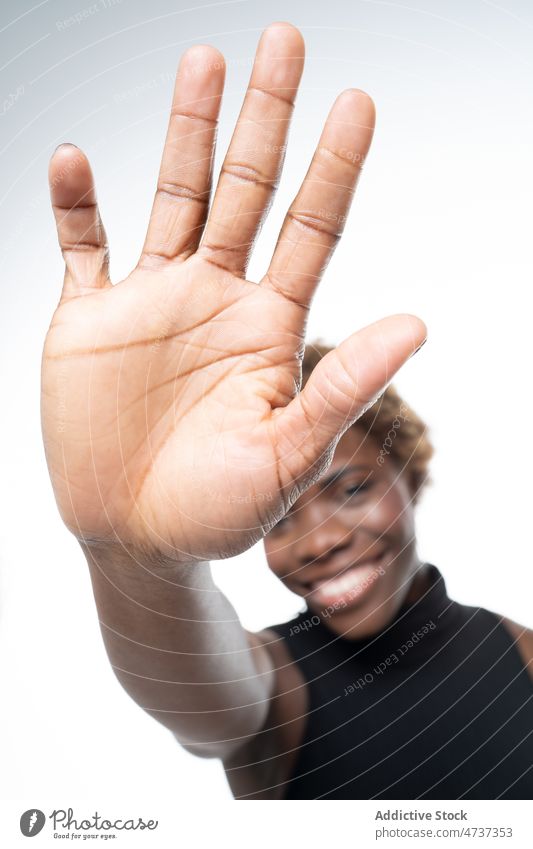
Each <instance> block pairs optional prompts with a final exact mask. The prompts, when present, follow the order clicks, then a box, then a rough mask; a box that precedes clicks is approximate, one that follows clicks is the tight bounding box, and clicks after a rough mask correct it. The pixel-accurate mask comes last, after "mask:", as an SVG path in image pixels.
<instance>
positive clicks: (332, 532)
mask: <svg viewBox="0 0 533 849" xmlns="http://www.w3.org/2000/svg"><path fill="white" fill-rule="evenodd" d="M350 537H351V533H350V529H349V528H347V527H346V525H345V524H344V523H343V522H341V521H340V520H339V519H338V518H337V517H336V516H335V515H333V516H329V517H328V518H324V517H323V516H322V519H321V520H317V521H316V524H315V525H314V526H313V527H312V529H311V530H309V531H308V532H307V533H304V532H303V529H302V533H301V536H299V538H298V539H297V540H296V542H295V543H294V544H293V554H294V557H295V558H296V559H297V560H298V562H299V563H300V564H301V565H311V564H312V563H319V562H320V561H322V560H330V559H333V558H334V556H335V555H336V554H337V553H340V552H342V551H344V550H345V549H346V548H348V546H349V544H350Z"/></svg>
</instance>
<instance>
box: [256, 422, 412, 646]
mask: <svg viewBox="0 0 533 849" xmlns="http://www.w3.org/2000/svg"><path fill="white" fill-rule="evenodd" d="M379 454H380V446H379V445H378V444H377V443H376V441H375V440H374V439H373V438H372V437H370V436H368V435H367V434H366V433H365V432H364V431H363V430H362V429H359V428H357V426H354V427H351V428H349V429H348V430H347V431H346V433H345V434H344V435H343V436H342V438H341V439H340V440H339V443H338V445H337V448H336V450H335V454H334V457H333V461H332V463H331V466H330V468H329V469H328V471H327V472H326V474H325V475H324V476H323V477H322V479H321V480H320V481H318V482H317V483H316V484H314V485H313V486H312V487H310V488H309V489H308V490H307V491H306V492H305V493H304V494H303V495H302V496H300V498H299V499H298V501H297V502H296V503H295V504H294V505H293V507H292V508H291V510H289V512H288V513H287V515H286V516H285V518H283V519H282V520H281V521H280V522H279V523H278V524H277V525H276V526H275V527H274V528H273V529H272V530H271V531H270V533H269V534H267V536H266V537H265V539H264V545H265V553H266V557H267V561H268V565H269V566H270V568H271V569H272V571H273V572H274V574H275V575H277V577H278V578H280V580H281V581H283V583H284V584H285V586H286V587H287V588H288V589H290V590H291V591H292V592H294V593H297V595H300V596H302V598H304V599H305V600H306V602H307V606H308V608H309V610H310V612H311V614H315V613H316V614H318V615H319V616H320V617H321V619H322V621H323V622H324V624H326V625H327V626H328V627H329V628H330V629H331V630H333V631H335V633H337V634H341V635H343V636H344V637H347V638H351V639H359V638H361V637H366V636H369V635H372V634H376V633H378V632H379V631H381V630H383V629H384V628H385V627H386V626H387V624H388V623H389V622H390V621H391V620H392V619H393V618H394V616H395V615H396V613H397V611H398V610H399V608H400V607H401V605H402V603H403V602H404V601H406V600H410V599H411V598H414V597H416V595H417V594H418V593H419V592H421V591H422V589H423V587H424V584H425V580H426V570H425V567H423V566H422V564H421V562H420V560H419V559H418V556H417V553H416V538H415V522H414V507H413V494H412V490H411V487H410V484H409V480H408V479H407V477H406V473H405V472H402V471H401V469H400V468H399V467H398V466H397V465H395V463H394V461H393V458H392V456H388V457H387V459H386V462H384V463H383V464H382V465H380V464H379V463H378V460H377V458H378V457H379Z"/></svg>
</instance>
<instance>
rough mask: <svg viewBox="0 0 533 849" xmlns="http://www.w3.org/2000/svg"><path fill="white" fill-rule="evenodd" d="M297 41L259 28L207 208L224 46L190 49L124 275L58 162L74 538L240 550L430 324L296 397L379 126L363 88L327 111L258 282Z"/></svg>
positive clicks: (58, 377) (54, 362) (61, 456)
mask: <svg viewBox="0 0 533 849" xmlns="http://www.w3.org/2000/svg"><path fill="white" fill-rule="evenodd" d="M303 53H304V45H303V41H302V38H301V35H300V33H299V32H298V30H296V29H295V28H294V27H292V26H291V25H289V24H274V25H272V26H270V27H269V28H268V29H267V30H266V31H265V32H264V33H263V36H262V38H261V40H260V43H259V46H258V50H257V54H256V58H255V62H254V67H253V71H252V75H251V79H250V84H249V88H248V91H247V93H246V97H245V100H244V104H243V108H242V111H241V114H240V117H239V120H238V123H237V127H236V130H235V132H234V135H233V138H232V141H231V144H230V147H229V149H228V152H227V155H226V158H225V161H224V165H223V167H222V170H221V174H220V179H219V182H218V185H217V188H216V192H215V195H214V198H213V201H212V203H211V206H210V208H209V197H210V185H211V173H212V161H213V150H214V142H215V132H216V121H217V116H218V112H219V107H220V101H221V96H222V91H223V85H224V60H223V57H222V56H221V54H220V53H219V52H218V51H217V50H215V49H214V48H212V47H209V46H204V45H201V46H200V45H198V46H196V47H193V48H191V49H190V50H188V51H187V52H186V53H185V54H184V56H183V58H182V60H181V63H180V66H179V69H178V73H177V77H176V85H175V91H174V98H173V104H172V110H171V116H170V121H169V128H168V134H167V138H166V143H165V148H164V152H163V159H162V164H161V169H160V174H159V180H158V186H157V192H156V196H155V200H154V206H153V210H152V214H151V218H150V224H149V228H148V233H147V237H146V241H145V244H144V247H143V251H142V254H141V257H140V259H139V262H138V265H137V267H136V268H135V269H134V271H133V272H132V273H131V274H130V275H129V276H128V277H127V278H126V279H124V280H122V281H121V282H120V283H117V284H115V285H112V284H111V281H110V279H109V273H108V252H107V243H106V237H105V233H104V230H103V227H102V224H101V220H100V215H99V212H98V208H97V204H96V195H95V189H94V185H93V178H92V173H91V169H90V166H89V164H88V161H87V159H86V158H85V156H84V155H83V154H82V152H81V151H80V150H79V149H78V148H76V147H74V146H69V145H66V146H62V147H60V148H59V149H58V150H57V151H56V153H55V154H54V156H53V157H52V160H51V163H50V185H51V194H52V204H53V208H54V212H55V216H56V221H57V226H58V233H59V242H60V245H61V248H62V251H63V255H64V258H65V263H66V270H65V279H64V285H63V291H62V296H61V301H60V303H59V306H58V308H57V310H56V312H55V314H54V316H53V319H52V323H51V326H50V329H49V332H48V335H47V339H46V343H45V348H44V354H43V381H42V418H43V434H44V442H45V450H46V457H47V462H48V466H49V470H50V475H51V478H52V483H53V487H54V492H55V496H56V499H57V502H58V506H59V509H60V512H61V515H62V517H63V520H64V521H65V522H66V524H67V526H68V527H69V528H70V529H71V530H72V532H73V533H74V534H75V535H76V536H77V537H78V538H79V539H80V540H84V541H85V542H94V543H106V542H113V543H116V542H117V541H119V542H121V543H123V544H125V545H127V546H131V547H133V548H136V549H139V550H141V551H143V552H152V553H154V552H156V553H159V552H161V553H163V554H165V555H167V556H169V557H171V558H174V559H186V560H189V559H191V558H193V559H194V558H198V559H209V558H222V557H227V556H230V555H232V554H235V553H237V552H239V551H243V550H244V549H246V548H248V547H249V546H250V545H252V544H253V543H254V542H255V541H257V540H258V539H259V538H260V537H261V536H263V535H264V533H266V532H267V531H268V529H269V528H270V527H271V526H272V525H273V524H274V523H275V522H276V521H277V520H278V519H279V518H280V516H281V515H283V513H284V512H285V511H286V510H287V509H288V507H289V506H290V505H291V504H292V503H293V502H294V500H295V499H296V498H297V497H298V495H299V494H300V493H301V492H302V491H304V490H305V488H306V487H307V486H309V485H310V484H311V483H312V481H313V480H315V479H316V477H317V475H319V474H320V473H321V472H322V471H323V470H324V469H325V468H326V467H327V465H328V464H329V461H330V460H331V456H332V452H333V449H334V446H335V444H336V442H337V440H338V439H339V437H340V436H341V435H342V433H343V432H344V431H345V430H346V428H347V427H348V426H349V425H350V424H351V423H352V422H353V421H355V420H356V419H357V418H358V416H359V415H361V413H362V412H363V411H364V410H365V409H366V408H368V406H369V404H371V403H372V402H373V401H374V400H375V399H376V398H377V397H378V396H379V394H380V393H381V392H382V391H383V389H384V388H385V386H386V385H387V383H388V382H389V381H390V380H391V378H392V377H393V375H394V374H395V372H396V371H397V370H398V368H400V366H401V365H402V364H403V363H404V362H405V361H406V360H407V359H408V358H409V356H410V355H411V354H412V353H413V351H414V350H415V349H416V348H417V347H418V346H419V345H420V344H421V342H422V341H423V339H424V338H425V335H426V328H425V326H424V324H423V322H422V321H421V320H420V319H418V318H416V317H415V316H411V315H396V316H390V317H388V318H385V319H383V320H381V321H379V322H376V323H375V324H372V325H370V326H368V327H366V328H364V329H363V330H360V331H359V332H358V333H356V334H354V335H353V336H351V337H350V338H349V339H347V340H346V341H345V342H343V343H342V344H341V345H340V346H339V347H338V348H337V349H336V350H335V351H333V352H332V353H331V354H329V355H328V356H326V357H325V358H324V359H323V360H322V361H321V363H320V364H319V366H317V368H316V369H315V371H314V373H313V375H312V376H311V378H310V380H309V381H308V383H307V385H306V387H305V389H304V390H303V391H302V392H299V385H300V361H301V356H302V352H303V346H304V336H305V325H306V318H307V314H308V310H309V306H310V303H311V299H312V296H313V293H314V291H315V289H316V286H317V284H318V282H319V279H320V276H321V274H322V272H323V270H324V268H325V266H326V265H327V262H328V260H329V258H330V256H331V253H332V251H333V249H334V247H335V244H336V242H337V241H338V238H339V236H340V230H341V222H343V221H344V220H345V217H346V213H347V210H348V207H349V205H350V201H351V198H352V195H353V191H354V188H355V184H356V181H357V177H358V174H359V172H360V168H361V164H362V162H363V161H364V159H365V157H366V154H367V151H368V148H369V146H370V142H371V137H372V130H373V125H374V109H373V104H372V101H371V100H370V98H369V97H368V96H367V95H366V94H364V93H363V92H360V91H358V90H355V89H349V90H347V91H345V92H343V93H342V94H341V95H340V96H339V97H338V98H337V100H336V101H335V103H334V105H333V107H332V109H331V111H330V114H329V116H328V120H327V122H326V124H325V126H324V129H323V132H322V135H321V138H320V141H319V144H318V147H317V150H316V152H315V155H314V157H313V160H312V162H311V165H310V168H309V170H308V173H307V175H306V178H305V180H304V182H303V184H302V187H301V189H300V191H299V193H298V195H297V197H296V198H295V200H294V201H293V203H292V205H291V208H290V210H289V212H288V214H287V216H286V219H285V222H284V225H283V227H282V231H281V233H280V237H279V240H278V243H277V246H276V248H275V251H274V254H273V257H272V261H271V264H270V267H269V268H268V271H267V272H266V274H265V276H264V278H263V279H262V280H261V281H260V283H259V284H257V283H252V282H249V281H248V280H246V279H245V273H246V266H247V262H248V257H249V254H250V251H251V248H252V246H253V243H254V239H255V236H256V235H257V232H258V230H259V228H260V226H261V223H262V220H263V218H264V216H265V214H266V210H267V208H268V206H269V203H270V201H271V199H272V196H273V193H274V190H275V186H276V182H277V180H278V177H279V173H280V170H281V166H282V159H283V152H284V145H285V140H286V137H287V131H288V127H289V121H290V117H291V113H292V109H293V103H294V99H295V95H296V92H297V88H298V84H299V80H300V76H301V73H302V68H303ZM208 208H209V214H208Z"/></svg>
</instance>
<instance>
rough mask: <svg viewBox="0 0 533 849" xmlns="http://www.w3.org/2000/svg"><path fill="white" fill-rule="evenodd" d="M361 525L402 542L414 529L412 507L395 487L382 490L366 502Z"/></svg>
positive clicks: (374, 532)
mask: <svg viewBox="0 0 533 849" xmlns="http://www.w3.org/2000/svg"><path fill="white" fill-rule="evenodd" d="M361 526H363V527H365V528H367V529H368V530H369V531H370V532H372V533H373V534H379V535H383V536H384V537H385V538H390V539H391V541H396V542H398V543H400V544H403V543H404V542H405V541H406V539H408V538H409V537H410V536H412V534H413V531H414V521H413V512H412V508H411V507H410V506H409V504H408V503H406V501H405V498H404V497H403V493H402V492H400V491H399V490H398V489H397V488H394V489H392V490H390V491H389V492H385V493H384V492H382V493H381V496H378V497H377V498H376V499H375V500H374V501H372V502H371V503H369V504H368V506H367V509H366V511H365V515H364V517H363V518H362V519H361Z"/></svg>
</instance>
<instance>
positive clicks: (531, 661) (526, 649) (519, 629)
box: [500, 616, 533, 678]
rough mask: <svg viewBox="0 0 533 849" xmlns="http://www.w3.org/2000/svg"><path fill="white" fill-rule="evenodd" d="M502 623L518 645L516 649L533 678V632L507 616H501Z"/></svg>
mask: <svg viewBox="0 0 533 849" xmlns="http://www.w3.org/2000/svg"><path fill="white" fill-rule="evenodd" d="M500 619H501V623H502V625H503V626H504V628H505V629H506V630H507V631H508V632H509V634H510V635H511V637H512V638H513V642H514V643H515V644H516V648H517V650H518V652H519V654H520V656H521V658H522V660H523V661H524V666H525V667H526V669H527V670H528V672H529V674H530V675H531V677H532V678H533V630H532V629H531V628H526V626H525V625H519V624H518V622H514V621H513V620H512V619H508V618H507V617H506V616H501V617H500Z"/></svg>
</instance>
